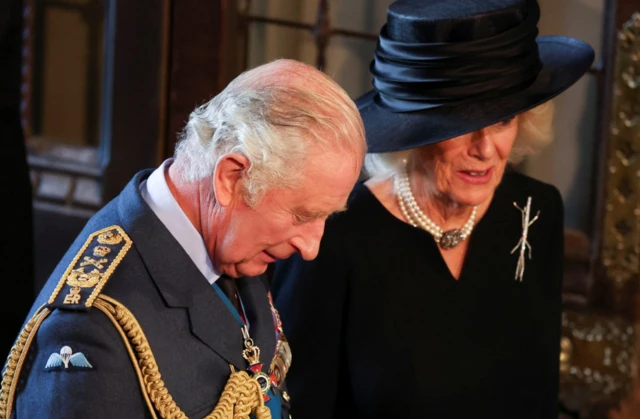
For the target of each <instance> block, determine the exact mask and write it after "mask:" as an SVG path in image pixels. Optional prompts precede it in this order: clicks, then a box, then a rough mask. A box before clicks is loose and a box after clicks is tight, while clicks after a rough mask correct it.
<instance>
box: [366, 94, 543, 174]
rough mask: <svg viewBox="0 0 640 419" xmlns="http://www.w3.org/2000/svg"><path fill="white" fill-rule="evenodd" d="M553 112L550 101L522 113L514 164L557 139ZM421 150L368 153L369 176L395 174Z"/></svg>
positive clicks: (511, 161) (511, 160)
mask: <svg viewBox="0 0 640 419" xmlns="http://www.w3.org/2000/svg"><path fill="white" fill-rule="evenodd" d="M553 113H554V104H553V102H552V101H547V102H545V103H543V104H542V105H538V106H536V107H535V108H533V109H530V110H528V111H526V112H523V113H521V114H520V115H518V134H517V136H516V140H515V142H514V144H513V148H512V149H511V154H510V155H509V162H510V163H519V162H520V161H522V159H523V158H525V157H526V156H531V155H534V154H536V153H538V152H540V151H541V150H542V149H543V148H545V147H546V146H547V145H548V144H549V143H550V142H551V141H552V140H553ZM445 141H446V140H445ZM424 147H428V146H424ZM418 150H419V148H412V149H409V150H404V151H394V152H390V153H369V154H367V156H366V157H365V163H364V168H365V172H366V175H367V177H374V176H393V175H395V174H396V173H398V172H399V171H400V170H404V163H403V162H404V161H409V160H410V159H411V157H412V155H413V154H414V153H416V152H417V151H418Z"/></svg>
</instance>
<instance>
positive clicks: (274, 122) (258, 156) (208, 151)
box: [174, 60, 366, 206]
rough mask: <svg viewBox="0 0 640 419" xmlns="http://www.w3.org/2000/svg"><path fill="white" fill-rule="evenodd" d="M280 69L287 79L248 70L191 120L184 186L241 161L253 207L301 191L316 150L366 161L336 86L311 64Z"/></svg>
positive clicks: (180, 164) (359, 133)
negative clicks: (268, 197) (222, 163)
mask: <svg viewBox="0 0 640 419" xmlns="http://www.w3.org/2000/svg"><path fill="white" fill-rule="evenodd" d="M274 63H275V64H276V65H275V66H273V67H276V68H275V70H274V71H279V72H280V73H282V74H280V75H281V76H282V77H280V78H278V77H271V78H269V77H267V76H266V74H265V72H266V71H268V70H266V71H265V70H264V68H263V69H260V67H257V68H256V69H254V70H249V71H247V72H245V73H243V74H241V75H240V76H238V77H237V78H236V79H235V80H234V81H232V82H231V83H230V84H229V85H228V86H227V87H226V88H225V89H224V90H223V91H222V92H221V93H220V94H218V95H217V96H216V97H214V98H213V99H211V100H210V101H209V102H207V103H205V104H204V105H202V106H200V107H198V108H196V109H195V110H194V111H193V112H192V113H191V115H190V116H189V121H188V123H187V125H186V127H185V129H184V132H183V134H182V137H181V140H180V142H179V143H178V144H177V146H176V152H175V162H174V164H175V165H176V166H177V168H178V170H179V173H180V175H181V176H182V178H183V179H184V180H186V181H189V182H197V181H199V180H201V179H204V178H207V177H210V176H212V175H213V173H214V171H215V169H216V166H217V163H218V161H219V159H220V158H221V157H222V156H224V155H226V154H229V153H240V154H242V155H244V156H245V157H246V158H247V159H248V160H249V162H250V167H249V169H248V170H246V172H245V173H244V177H243V187H244V190H245V201H246V202H247V204H248V205H251V206H254V205H256V204H257V203H258V201H259V200H260V199H261V197H262V196H263V195H264V193H265V192H266V191H267V190H268V189H270V188H292V187H295V186H296V185H297V184H298V181H299V179H300V175H299V174H300V172H301V171H302V168H303V166H304V164H305V162H306V158H307V153H308V150H309V148H310V146H319V147H321V148H323V149H327V150H333V151H338V149H339V150H340V151H342V150H349V151H351V152H354V153H357V154H359V155H360V156H363V155H364V154H365V153H366V143H365V139H364V126H363V124H362V119H361V118H360V114H359V113H358V110H357V108H356V106H355V104H354V103H353V101H352V100H351V99H350V98H349V96H348V95H347V93H346V92H345V91H344V90H343V89H342V88H341V87H340V86H339V85H338V84H337V83H336V82H335V81H333V80H332V79H331V78H330V77H329V76H327V75H325V74H324V73H322V72H320V71H318V70H316V69H315V68H313V67H310V66H307V65H306V64H302V63H298V62H294V61H291V60H278V61H276V62H274ZM274 63H271V64H274ZM268 65H269V64H267V66H268ZM278 66H280V68H279V69H278ZM261 67H264V66H261ZM256 70H257V71H256ZM297 70H300V71H297ZM269 74H270V75H273V71H272V72H271V73H269ZM292 79H297V80H301V79H302V80H303V81H304V82H305V83H306V84H304V83H295V82H290V80H292ZM309 86H312V87H313V88H311V87H309Z"/></svg>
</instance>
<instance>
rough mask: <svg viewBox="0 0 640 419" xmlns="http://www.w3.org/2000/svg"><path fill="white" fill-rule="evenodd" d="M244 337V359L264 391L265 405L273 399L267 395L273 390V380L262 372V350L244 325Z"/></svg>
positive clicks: (251, 374)
mask: <svg viewBox="0 0 640 419" xmlns="http://www.w3.org/2000/svg"><path fill="white" fill-rule="evenodd" d="M242 336H243V337H244V348H245V349H244V350H243V351H242V357H243V358H244V359H246V360H247V362H248V363H249V367H248V368H247V373H249V375H250V376H251V377H252V378H253V379H254V380H256V381H257V382H258V384H259V385H260V390H261V391H262V397H263V398H264V401H265V403H266V402H268V401H269V400H271V397H269V396H268V395H267V393H268V392H269V389H271V378H270V377H269V375H267V374H266V373H265V372H264V371H262V363H261V362H260V348H258V347H257V346H256V345H255V344H254V343H253V339H251V336H249V329H247V326H246V325H244V326H243V327H242Z"/></svg>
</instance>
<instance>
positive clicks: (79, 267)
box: [47, 226, 133, 310]
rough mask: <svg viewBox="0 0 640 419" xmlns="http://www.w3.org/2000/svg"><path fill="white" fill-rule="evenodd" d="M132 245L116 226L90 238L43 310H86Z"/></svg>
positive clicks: (125, 234) (122, 231)
mask: <svg viewBox="0 0 640 419" xmlns="http://www.w3.org/2000/svg"><path fill="white" fill-rule="evenodd" d="M132 244H133V242H132V241H131V239H130V238H129V236H127V233H125V232H124V230H123V229H122V228H121V227H119V226H111V227H107V228H103V229H102V230H99V231H96V232H95V233H93V234H91V235H90V236H89V237H88V238H87V241H86V242H85V243H84V245H83V246H82V248H81V249H80V250H79V251H78V254H76V257H75V258H74V259H73V261H72V262H71V264H69V267H68V268H67V269H66V270H65V272H64V274H62V278H60V281H59V282H58V285H57V286H56V289H55V290H54V291H53V293H52V294H51V297H49V301H48V304H47V306H48V307H49V308H62V309H67V310H88V309H89V308H90V307H91V306H92V305H93V302H94V301H95V299H96V298H97V297H98V295H100V291H102V288H103V287H104V286H105V284H106V283H107V281H108V280H109V277H111V275H112V274H113V272H114V271H115V269H116V267H117V266H118V265H119V264H120V262H121V261H122V259H123V258H124V256H125V255H126V254H127V252H128V251H129V249H130V248H131V245H132Z"/></svg>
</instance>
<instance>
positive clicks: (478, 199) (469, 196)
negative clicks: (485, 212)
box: [453, 187, 495, 207]
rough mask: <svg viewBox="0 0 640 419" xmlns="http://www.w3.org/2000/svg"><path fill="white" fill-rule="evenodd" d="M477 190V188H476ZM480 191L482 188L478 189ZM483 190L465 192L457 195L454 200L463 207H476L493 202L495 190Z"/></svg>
mask: <svg viewBox="0 0 640 419" xmlns="http://www.w3.org/2000/svg"><path fill="white" fill-rule="evenodd" d="M474 189H476V188H474ZM478 189H480V188H478ZM481 189H482V190H464V191H460V192H459V193H456V194H455V195H454V196H453V200H454V201H455V202H456V203H457V204H458V205H461V206H468V207H476V206H481V205H483V204H486V203H488V202H490V201H491V199H492V198H493V194H494V192H495V188H488V187H483V188H481Z"/></svg>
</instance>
